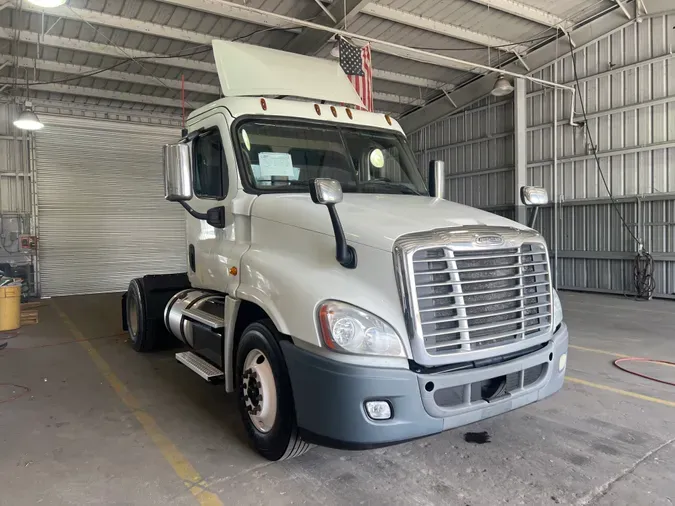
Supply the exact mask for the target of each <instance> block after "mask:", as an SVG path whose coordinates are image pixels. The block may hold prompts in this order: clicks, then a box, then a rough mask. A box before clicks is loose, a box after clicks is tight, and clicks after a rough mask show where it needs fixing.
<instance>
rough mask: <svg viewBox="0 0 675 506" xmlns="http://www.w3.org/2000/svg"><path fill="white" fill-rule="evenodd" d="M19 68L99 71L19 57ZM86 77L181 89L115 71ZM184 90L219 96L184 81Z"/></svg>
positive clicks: (169, 81)
mask: <svg viewBox="0 0 675 506" xmlns="http://www.w3.org/2000/svg"><path fill="white" fill-rule="evenodd" d="M18 60H19V61H18V65H19V67H25V68H29V69H30V68H32V67H33V64H35V65H36V66H37V68H38V69H40V70H46V71H49V72H61V73H63V74H88V73H90V72H99V71H100V70H101V69H99V68H96V67H86V66H84V65H73V64H71V63H60V62H56V61H50V60H37V61H35V60H33V59H32V58H24V57H20V58H19V59H18ZM0 61H2V62H4V63H9V64H12V63H13V58H12V57H11V56H0ZM86 77H92V78H97V79H111V80H113V81H121V82H129V83H137V84H143V85H148V86H157V87H160V88H161V87H167V88H171V89H174V90H180V89H181V85H182V83H181V81H178V80H175V79H164V78H161V79H160V78H158V77H153V76H144V75H141V74H134V73H130V72H119V71H117V70H105V71H103V72H99V73H98V74H96V75H93V76H87V75H84V76H82V79H84V78H86ZM185 89H186V90H187V91H195V92H198V93H205V94H208V95H215V96H216V97H217V96H219V95H220V87H219V86H212V85H208V84H199V83H192V82H189V81H185Z"/></svg>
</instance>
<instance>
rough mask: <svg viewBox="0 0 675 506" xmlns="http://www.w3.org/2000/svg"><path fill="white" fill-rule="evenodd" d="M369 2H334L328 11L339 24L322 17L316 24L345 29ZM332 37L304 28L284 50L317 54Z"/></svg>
mask: <svg viewBox="0 0 675 506" xmlns="http://www.w3.org/2000/svg"><path fill="white" fill-rule="evenodd" d="M369 2H370V0H341V1H339V2H333V3H332V4H331V5H330V7H328V10H329V11H330V13H331V14H332V16H333V17H334V18H335V19H337V23H334V22H333V20H332V19H331V18H330V17H328V16H320V17H319V18H317V20H316V22H317V23H321V24H324V25H326V26H332V27H344V26H345V24H347V23H349V22H350V21H351V20H352V19H353V18H355V17H356V16H357V15H358V14H359V12H360V11H361V9H363V7H364V6H365V5H366V4H368V3H369ZM345 10H346V11H347V17H345V14H344V13H345ZM345 21H346V23H345ZM332 37H333V35H332V34H331V33H328V32H323V31H320V30H314V29H313V28H309V27H306V28H303V29H302V32H301V33H300V35H298V36H297V37H296V38H295V39H293V40H292V41H291V42H290V43H289V44H288V45H287V46H286V47H285V48H284V49H285V50H286V51H290V52H292V53H300V54H315V53H316V52H317V51H318V50H319V49H321V48H322V47H323V46H324V44H326V42H328V41H329V40H330V39H331V38H332Z"/></svg>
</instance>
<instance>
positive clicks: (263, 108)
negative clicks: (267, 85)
mask: <svg viewBox="0 0 675 506" xmlns="http://www.w3.org/2000/svg"><path fill="white" fill-rule="evenodd" d="M260 107H262V110H263V111H266V110H267V102H266V101H265V99H264V98H261V99H260Z"/></svg>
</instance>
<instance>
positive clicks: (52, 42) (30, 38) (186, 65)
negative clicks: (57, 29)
mask: <svg viewBox="0 0 675 506" xmlns="http://www.w3.org/2000/svg"><path fill="white" fill-rule="evenodd" d="M18 36H19V40H20V41H21V42H25V43H28V44H37V42H38V34H37V33H35V32H28V31H25V30H21V33H20V34H19V35H18ZM15 37H16V31H15V30H12V29H10V28H0V39H5V40H15ZM40 44H41V45H44V46H49V47H56V48H59V49H70V50H71V51H82V52H84V53H92V54H98V55H102V56H112V57H114V58H143V61H145V62H148V63H155V64H159V65H167V66H170V67H179V68H183V69H190V70H199V71H201V72H214V73H215V72H216V66H215V64H213V63H209V62H203V61H199V60H191V59H188V58H179V57H176V58H171V59H167V58H162V55H160V54H157V53H150V52H147V51H139V50H138V49H127V48H123V50H124V52H122V51H120V50H119V49H117V48H116V47H115V46H112V45H110V44H100V43H98V42H89V41H84V40H78V39H70V38H67V37H59V36H56V35H44V36H42V37H40Z"/></svg>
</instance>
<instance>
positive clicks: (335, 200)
mask: <svg viewBox="0 0 675 506" xmlns="http://www.w3.org/2000/svg"><path fill="white" fill-rule="evenodd" d="M309 183H310V184H309V194H310V196H311V197H312V202H314V203H315V204H323V205H332V204H339V203H340V202H342V185H341V184H340V181H337V180H335V179H327V178H317V179H312V180H311V181H310V182H309Z"/></svg>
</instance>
